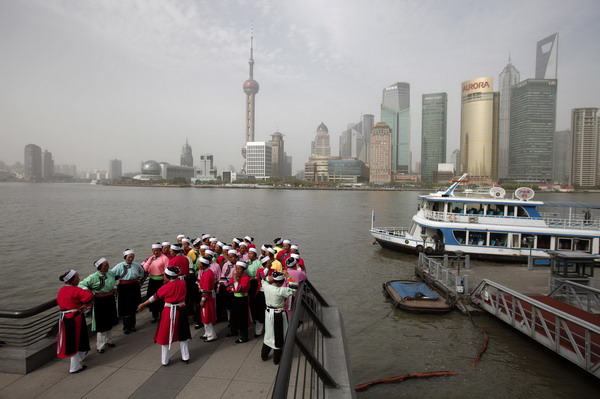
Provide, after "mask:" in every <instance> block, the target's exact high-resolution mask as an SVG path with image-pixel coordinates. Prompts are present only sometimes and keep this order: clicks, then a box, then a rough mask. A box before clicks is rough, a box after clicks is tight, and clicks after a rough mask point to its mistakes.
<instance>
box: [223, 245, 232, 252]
mask: <svg viewBox="0 0 600 399" xmlns="http://www.w3.org/2000/svg"><path fill="white" fill-rule="evenodd" d="M230 249H231V245H223V251H229V250H230Z"/></svg>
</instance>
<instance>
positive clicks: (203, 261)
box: [200, 257, 210, 265]
mask: <svg viewBox="0 0 600 399" xmlns="http://www.w3.org/2000/svg"><path fill="white" fill-rule="evenodd" d="M200 262H202V263H204V264H205V265H210V259H206V258H204V257H200Z"/></svg>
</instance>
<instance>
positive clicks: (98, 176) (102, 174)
mask: <svg viewBox="0 0 600 399" xmlns="http://www.w3.org/2000/svg"><path fill="white" fill-rule="evenodd" d="M85 178H86V179H88V180H106V179H108V172H107V171H105V170H98V169H94V170H90V171H87V172H85Z"/></svg>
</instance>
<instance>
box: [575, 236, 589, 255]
mask: <svg viewBox="0 0 600 399" xmlns="http://www.w3.org/2000/svg"><path fill="white" fill-rule="evenodd" d="M575 240H577V239H575ZM576 250H577V251H583V252H590V240H585V239H579V241H578V242H577V248H576Z"/></svg>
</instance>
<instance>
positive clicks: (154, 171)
mask: <svg viewBox="0 0 600 399" xmlns="http://www.w3.org/2000/svg"><path fill="white" fill-rule="evenodd" d="M161 170H162V169H161V167H160V164H159V163H158V162H156V161H146V162H144V163H143V164H142V174H144V175H155V176H156V175H159V176H160V172H161Z"/></svg>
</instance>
